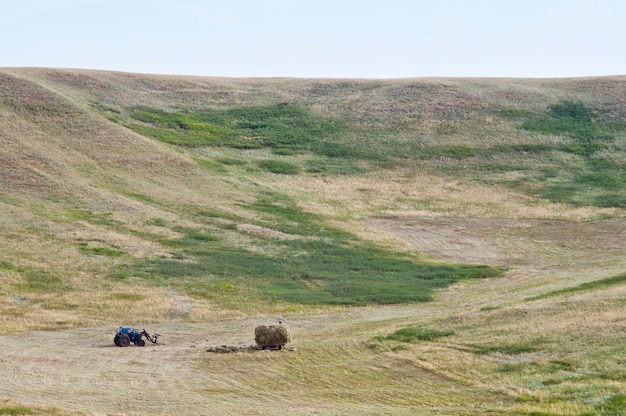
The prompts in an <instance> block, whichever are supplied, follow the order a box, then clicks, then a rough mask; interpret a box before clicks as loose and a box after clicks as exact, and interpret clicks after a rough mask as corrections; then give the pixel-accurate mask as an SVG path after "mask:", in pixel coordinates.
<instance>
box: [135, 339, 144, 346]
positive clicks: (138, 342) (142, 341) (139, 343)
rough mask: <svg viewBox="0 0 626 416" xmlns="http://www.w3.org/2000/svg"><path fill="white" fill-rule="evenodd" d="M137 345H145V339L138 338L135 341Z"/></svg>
mask: <svg viewBox="0 0 626 416" xmlns="http://www.w3.org/2000/svg"><path fill="white" fill-rule="evenodd" d="M136 344H137V346H138V347H143V346H144V345H146V341H144V340H143V339H140V340H138V341H137V342H136Z"/></svg>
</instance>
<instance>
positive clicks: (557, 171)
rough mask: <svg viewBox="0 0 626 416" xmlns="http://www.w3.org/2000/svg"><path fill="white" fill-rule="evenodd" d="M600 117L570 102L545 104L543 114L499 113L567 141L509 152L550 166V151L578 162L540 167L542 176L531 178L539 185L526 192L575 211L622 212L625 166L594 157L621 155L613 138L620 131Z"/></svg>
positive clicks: (597, 111) (615, 160) (625, 204)
mask: <svg viewBox="0 0 626 416" xmlns="http://www.w3.org/2000/svg"><path fill="white" fill-rule="evenodd" d="M602 113H603V112H602V111H601V110H600V109H594V108H591V107H589V106H587V105H586V104H584V103H582V102H579V101H570V100H562V101H559V102H558V103H555V104H553V105H550V106H549V107H548V109H547V111H546V112H545V113H531V112H527V111H522V112H518V111H515V110H510V111H503V112H501V114H502V115H504V116H505V117H507V118H509V119H513V120H515V121H516V122H517V123H518V125H519V126H520V127H521V128H522V129H523V130H526V131H531V132H536V133H540V134H543V135H552V136H561V137H565V138H567V139H569V143H567V142H566V143H560V144H557V145H554V146H549V145H546V144H539V145H524V147H522V148H520V147H519V145H518V146H516V147H515V148H512V149H511V150H512V152H515V153H517V154H519V152H522V151H523V152H525V153H529V152H533V153H535V154H537V155H539V157H541V158H542V159H543V162H544V163H546V164H551V163H554V162H552V160H554V159H553V157H552V156H550V155H554V154H555V152H562V153H567V154H570V155H573V156H575V157H577V158H578V160H577V161H579V162H578V163H575V162H574V163H575V164H574V163H572V162H571V158H570V159H566V160H570V162H567V163H568V164H563V163H559V164H556V165H555V166H554V167H550V166H546V167H545V168H544V170H543V173H544V174H543V175H540V176H533V178H534V179H536V180H538V181H539V183H540V184H539V186H538V187H536V189H535V190H534V191H531V192H532V193H534V194H535V195H537V196H540V197H542V198H546V199H548V200H551V201H554V202H562V203H570V204H574V205H578V206H584V205H593V206H599V207H603V208H623V207H626V196H625V194H626V192H625V191H626V166H624V164H623V163H620V162H619V160H620V158H619V157H616V158H607V157H602V156H599V155H600V154H601V153H605V154H606V153H611V154H620V153H623V150H621V148H620V147H619V144H616V139H617V138H618V137H620V136H619V135H620V134H623V132H624V131H623V129H621V128H618V127H616V126H615V123H614V121H612V119H607V118H606V117H603V116H602ZM492 150H495V149H492ZM515 153H511V154H515ZM575 160H576V159H575ZM509 185H511V184H509ZM529 189H530V188H529Z"/></svg>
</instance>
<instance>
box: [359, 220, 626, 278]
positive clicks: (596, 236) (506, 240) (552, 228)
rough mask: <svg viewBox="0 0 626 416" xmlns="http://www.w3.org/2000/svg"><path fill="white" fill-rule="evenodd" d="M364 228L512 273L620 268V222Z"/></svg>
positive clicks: (410, 223) (383, 223)
mask: <svg viewBox="0 0 626 416" xmlns="http://www.w3.org/2000/svg"><path fill="white" fill-rule="evenodd" d="M367 224H368V225H369V226H371V227H374V228H376V229H380V230H381V231H384V232H385V233H387V234H391V235H395V236H396V237H397V238H398V239H399V240H401V241H403V242H405V244H406V245H407V246H408V247H410V248H411V249H413V250H416V251H419V252H421V253H424V254H428V255H430V256H432V257H434V258H436V259H439V260H446V261H453V262H461V263H480V264H490V265H502V266H513V267H516V268H530V267H532V268H542V269H545V268H563V267H565V268H577V269H580V268H583V269H586V268H591V267H596V266H597V265H598V264H605V265H609V264H614V263H615V262H616V261H617V262H621V263H622V264H623V260H620V258H621V257H622V256H621V255H620V253H623V252H624V250H625V249H626V221H624V220H623V219H613V220H602V221H586V222H575V221H557V220H533V219H500V218H373V219H369V220H367Z"/></svg>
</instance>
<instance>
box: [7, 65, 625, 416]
mask: <svg viewBox="0 0 626 416" xmlns="http://www.w3.org/2000/svg"><path fill="white" fill-rule="evenodd" d="M625 87H626V78H625V77H606V78H589V79H563V80H514V79H511V80H505V79H501V80H496V79H493V80H489V79H467V80H464V79H416V80H393V81H387V80H293V79H221V78H201V77H176V76H151V75H140V74H121V73H111V72H100V71H81V70H60V69H59V70H53V69H20V68H5V69H0V213H1V215H0V374H2V376H0V414H41V415H67V414H86V415H87V414H94V415H107V414H129V415H135V414H137V415H139V414H144V413H146V412H150V413H156V414H172V413H185V414H198V415H204V414H232V415H270V414H277V413H282V412H284V413H290V414H296V415H311V414H323V415H348V414H350V415H352V414H354V415H356V414H359V415H362V414H366V415H367V414H370V415H379V414H393V415H402V414H406V415H408V414H420V415H421V414H424V415H479V414H480V415H482V414H493V415H500V414H508V415H578V416H580V415H592V414H593V415H595V414H599V415H622V414H624V409H625V408H626V373H625V371H624V368H626V367H625V366H626V361H625V360H626V347H625V345H626V344H625V343H624V340H625V339H626V257H625V256H624V253H625V252H626V221H625V218H626V215H625V214H626V211H625V208H626V197H625V195H626V88H625ZM278 315H282V316H284V317H285V318H286V321H287V323H288V324H289V326H290V328H291V329H292V331H293V335H294V340H293V342H292V343H291V344H290V345H288V348H287V350H283V351H274V352H268V351H240V352H236V353H230V354H226V353H223V354H222V353H215V352H209V351H208V350H209V349H211V348H212V347H215V346H220V345H227V346H237V347H245V346H248V345H250V344H252V343H253V342H254V328H255V326H257V325H259V324H268V323H274V322H275V319H276V317H277V316H278ZM120 325H131V326H134V327H137V328H143V327H145V328H146V329H147V330H148V331H150V332H159V333H161V334H162V338H161V339H160V340H159V343H158V344H157V345H152V344H150V343H148V345H147V346H146V347H144V348H139V347H135V346H131V347H129V348H117V347H115V346H114V345H113V335H114V330H115V328H117V327H118V326H120Z"/></svg>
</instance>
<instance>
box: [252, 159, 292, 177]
mask: <svg viewBox="0 0 626 416" xmlns="http://www.w3.org/2000/svg"><path fill="white" fill-rule="evenodd" d="M258 165H259V167H260V168H261V169H263V170H266V171H268V172H272V173H279V174H283V175H295V174H297V173H298V172H300V168H299V167H298V166H296V165H294V164H292V163H288V162H283V161H281V160H262V161H260V162H259V163H258Z"/></svg>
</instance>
